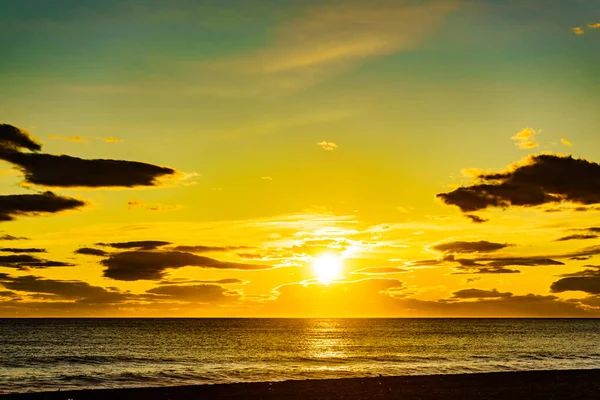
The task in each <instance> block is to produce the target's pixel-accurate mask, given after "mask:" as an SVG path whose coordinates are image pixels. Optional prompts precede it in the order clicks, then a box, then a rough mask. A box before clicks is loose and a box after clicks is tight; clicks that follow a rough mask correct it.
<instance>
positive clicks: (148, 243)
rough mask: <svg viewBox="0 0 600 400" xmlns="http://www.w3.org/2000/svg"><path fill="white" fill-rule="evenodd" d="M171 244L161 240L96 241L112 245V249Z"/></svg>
mask: <svg viewBox="0 0 600 400" xmlns="http://www.w3.org/2000/svg"><path fill="white" fill-rule="evenodd" d="M168 244H171V242H165V241H162V240H140V241H134V242H117V243H96V245H97V246H106V247H112V248H114V249H137V250H156V249H157V248H159V247H162V246H166V245H168Z"/></svg>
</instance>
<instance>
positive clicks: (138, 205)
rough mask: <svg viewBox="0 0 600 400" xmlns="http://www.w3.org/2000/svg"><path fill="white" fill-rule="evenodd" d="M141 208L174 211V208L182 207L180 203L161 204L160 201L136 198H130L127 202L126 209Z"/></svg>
mask: <svg viewBox="0 0 600 400" xmlns="http://www.w3.org/2000/svg"><path fill="white" fill-rule="evenodd" d="M139 208H141V209H143V210H147V211H156V212H166V211H174V210H178V209H180V208H182V206H181V205H176V206H171V205H168V204H161V203H144V202H143V201H141V200H136V199H131V200H129V201H128V202H127V209H128V210H130V211H131V210H135V209H139Z"/></svg>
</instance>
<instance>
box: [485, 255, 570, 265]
mask: <svg viewBox="0 0 600 400" xmlns="http://www.w3.org/2000/svg"><path fill="white" fill-rule="evenodd" d="M480 261H487V260H485V259H480ZM549 265H565V263H563V262H560V261H556V260H552V259H550V258H539V257H506V258H497V259H494V260H493V261H490V262H489V263H488V264H486V266H488V267H508V266H523V267H535V266H549Z"/></svg>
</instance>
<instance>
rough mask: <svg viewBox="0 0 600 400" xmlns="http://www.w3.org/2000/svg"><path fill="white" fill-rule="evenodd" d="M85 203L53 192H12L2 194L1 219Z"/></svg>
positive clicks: (58, 209)
mask: <svg viewBox="0 0 600 400" xmlns="http://www.w3.org/2000/svg"><path fill="white" fill-rule="evenodd" d="M84 205H85V203H84V202H83V201H81V200H77V199H73V198H70V197H63V196H59V195H56V194H54V193H52V192H44V193H38V194H11V195H4V196H0V221H12V220H13V219H15V218H16V217H22V216H35V215H39V214H52V213H58V212H61V211H65V210H73V209H76V208H79V207H83V206H84Z"/></svg>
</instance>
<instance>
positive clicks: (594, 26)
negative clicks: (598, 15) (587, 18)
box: [588, 22, 600, 29]
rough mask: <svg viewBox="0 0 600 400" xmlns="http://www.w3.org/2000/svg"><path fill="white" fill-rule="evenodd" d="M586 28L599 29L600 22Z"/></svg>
mask: <svg viewBox="0 0 600 400" xmlns="http://www.w3.org/2000/svg"><path fill="white" fill-rule="evenodd" d="M588 28H590V29H600V22H595V23H593V24H588Z"/></svg>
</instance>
